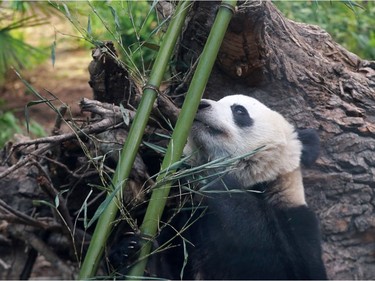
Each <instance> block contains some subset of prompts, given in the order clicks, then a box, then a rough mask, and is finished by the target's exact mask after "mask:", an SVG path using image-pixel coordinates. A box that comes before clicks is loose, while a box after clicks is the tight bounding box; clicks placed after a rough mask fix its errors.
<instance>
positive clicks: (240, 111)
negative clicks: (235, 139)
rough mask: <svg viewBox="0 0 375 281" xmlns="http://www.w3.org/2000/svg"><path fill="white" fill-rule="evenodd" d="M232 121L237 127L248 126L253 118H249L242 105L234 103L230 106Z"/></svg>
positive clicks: (251, 123)
mask: <svg viewBox="0 0 375 281" xmlns="http://www.w3.org/2000/svg"><path fill="white" fill-rule="evenodd" d="M230 108H231V110H232V114H233V120H234V123H236V125H237V126H238V127H250V126H251V125H253V119H251V117H250V115H249V113H248V112H247V110H246V108H245V107H243V106H242V105H238V104H234V105H232V106H231V107H230Z"/></svg>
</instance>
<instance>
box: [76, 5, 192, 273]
mask: <svg viewBox="0 0 375 281" xmlns="http://www.w3.org/2000/svg"><path fill="white" fill-rule="evenodd" d="M189 4H190V2H189V1H180V2H179V4H178V6H177V8H176V13H175V15H174V17H173V19H172V21H171V23H170V25H169V27H168V30H167V32H166V34H165V35H164V39H163V42H162V45H161V47H160V51H159V53H158V55H157V57H156V60H155V63H154V66H153V68H152V71H151V74H150V78H149V81H148V85H147V86H146V87H145V90H144V92H143V95H142V99H141V102H140V104H139V106H138V109H137V112H136V115H135V117H134V120H133V123H132V125H131V127H130V131H129V134H128V138H127V139H126V141H125V144H124V147H123V150H122V153H121V157H120V160H119V163H118V164H117V167H116V171H115V174H114V176H113V179H112V184H113V192H116V191H118V190H121V188H117V187H119V186H122V187H125V183H126V180H127V178H128V176H129V174H130V171H131V168H132V166H133V163H134V160H135V157H136V154H137V152H138V148H139V145H140V143H141V140H142V136H143V133H144V130H145V127H146V124H147V121H148V119H149V116H150V113H151V109H152V106H153V104H154V102H155V99H156V97H157V90H156V89H157V88H159V86H160V84H161V81H162V79H163V75H164V73H165V70H166V68H167V65H168V63H169V60H170V57H171V54H172V52H173V50H174V47H175V45H176V42H177V38H178V36H179V35H180V34H181V30H182V27H183V24H184V22H185V18H186V15H187V12H188V8H189ZM155 88H156V89H155ZM108 196H110V194H109V195H108ZM120 198H121V196H115V197H114V198H113V200H111V202H110V203H109V204H108V206H107V207H106V208H105V210H104V211H103V213H102V214H101V216H100V218H99V220H98V223H97V226H96V228H95V231H94V234H93V236H92V240H91V242H90V245H89V248H88V251H87V254H86V257H85V259H84V261H83V264H82V267H81V270H80V272H79V277H78V278H79V279H88V278H91V277H93V276H94V275H95V273H96V271H97V268H98V265H99V263H100V260H101V257H102V254H103V251H104V247H105V244H106V241H107V239H108V236H109V234H110V232H111V230H112V227H113V222H114V220H115V218H116V215H117V212H118V206H119V205H120V202H121V200H120Z"/></svg>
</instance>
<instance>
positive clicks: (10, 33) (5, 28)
mask: <svg viewBox="0 0 375 281" xmlns="http://www.w3.org/2000/svg"><path fill="white" fill-rule="evenodd" d="M43 23H45V22H44V21H43V20H40V19H38V18H36V17H34V16H30V17H25V18H20V19H18V20H10V18H9V17H8V16H0V46H1V48H0V85H1V84H2V83H4V81H5V75H6V73H7V71H8V70H9V69H10V68H11V67H15V68H24V67H30V66H32V65H35V63H36V62H38V61H42V60H44V59H45V58H46V57H47V56H46V53H43V52H42V51H41V50H40V49H38V48H35V47H33V46H31V45H29V44H27V43H25V41H24V39H23V34H22V31H21V29H22V28H24V27H31V26H36V25H40V24H43Z"/></svg>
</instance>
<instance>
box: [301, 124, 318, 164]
mask: <svg viewBox="0 0 375 281" xmlns="http://www.w3.org/2000/svg"><path fill="white" fill-rule="evenodd" d="M297 133H298V139H299V140H300V141H301V142H302V146H303V147H302V155H301V162H302V164H303V165H305V166H307V167H309V166H311V165H312V164H314V163H315V161H316V159H318V156H319V152H320V141H319V135H318V132H317V131H316V130H315V129H297Z"/></svg>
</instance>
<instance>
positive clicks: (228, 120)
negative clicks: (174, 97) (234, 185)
mask: <svg viewBox="0 0 375 281" xmlns="http://www.w3.org/2000/svg"><path fill="white" fill-rule="evenodd" d="M259 148H260V150H259V151H258V152H256V153H255V154H254V155H252V156H250V157H246V158H244V159H242V160H240V161H239V162H238V164H237V165H236V167H235V169H234V170H233V172H231V173H232V174H233V175H234V176H235V178H236V179H237V180H238V182H239V184H240V185H241V186H242V187H243V188H245V187H250V186H253V185H255V184H257V183H261V182H270V181H274V180H276V179H277V178H278V177H279V176H280V175H285V174H288V173H291V172H292V171H295V170H296V169H298V168H299V167H300V163H301V162H302V163H303V164H305V165H310V164H312V163H313V162H315V160H316V158H317V156H318V153H319V138H318V137H317V134H316V133H315V131H314V130H309V129H307V130H301V131H298V130H296V129H295V128H294V127H293V126H292V125H291V124H290V123H288V122H287V121H286V120H285V118H284V117H283V116H282V115H280V114H279V113H277V112H275V111H273V110H271V109H270V108H268V107H267V106H265V105H264V104H262V103H261V102H259V101H258V100H256V99H254V98H251V97H248V96H244V95H232V96H226V97H224V98H222V99H221V100H219V101H213V100H206V99H203V100H202V101H201V103H200V105H199V109H198V112H197V114H196V117H195V120H194V124H193V127H192V130H191V133H190V135H189V138H188V142H187V145H186V147H185V150H184V153H185V155H192V162H193V165H200V164H203V163H206V162H209V161H212V160H215V159H218V158H222V157H238V156H243V155H246V154H248V153H250V152H252V151H254V150H256V149H259Z"/></svg>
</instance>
